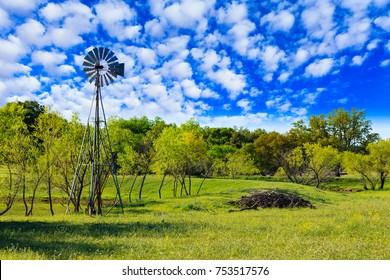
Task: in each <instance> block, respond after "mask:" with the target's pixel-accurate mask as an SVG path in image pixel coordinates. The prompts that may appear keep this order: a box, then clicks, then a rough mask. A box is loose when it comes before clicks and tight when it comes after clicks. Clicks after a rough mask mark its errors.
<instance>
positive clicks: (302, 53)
mask: <svg viewBox="0 0 390 280" xmlns="http://www.w3.org/2000/svg"><path fill="white" fill-rule="evenodd" d="M309 58H310V54H309V52H308V51H307V50H305V49H298V51H297V53H296V54H295V56H294V64H295V66H299V65H301V64H303V63H305V62H306V61H308V60H309Z"/></svg>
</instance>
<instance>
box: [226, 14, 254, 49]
mask: <svg viewBox="0 0 390 280" xmlns="http://www.w3.org/2000/svg"><path fill="white" fill-rule="evenodd" d="M255 29H256V25H255V24H254V23H253V22H251V21H249V20H243V21H240V22H239V23H236V24H235V25H234V26H233V27H232V28H231V29H230V30H229V31H228V33H227V34H228V36H230V38H231V40H230V41H231V42H232V46H233V49H234V50H236V51H237V52H238V53H239V54H240V55H246V53H247V50H248V47H249V45H250V39H249V38H248V35H249V34H250V33H251V32H252V31H254V30H255Z"/></svg>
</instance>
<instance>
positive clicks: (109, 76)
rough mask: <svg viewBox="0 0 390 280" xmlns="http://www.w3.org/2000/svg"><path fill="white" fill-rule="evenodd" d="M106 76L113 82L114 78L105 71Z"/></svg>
mask: <svg viewBox="0 0 390 280" xmlns="http://www.w3.org/2000/svg"><path fill="white" fill-rule="evenodd" d="M106 76H107V77H108V78H109V79H110V81H111V83H113V82H114V79H113V78H112V77H111V74H110V72H107V73H106Z"/></svg>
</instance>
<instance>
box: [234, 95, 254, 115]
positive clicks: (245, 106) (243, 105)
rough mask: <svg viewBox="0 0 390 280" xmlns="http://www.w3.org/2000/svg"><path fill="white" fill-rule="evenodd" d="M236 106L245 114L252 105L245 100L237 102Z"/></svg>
mask: <svg viewBox="0 0 390 280" xmlns="http://www.w3.org/2000/svg"><path fill="white" fill-rule="evenodd" d="M237 106H238V107H240V108H241V109H242V111H243V112H244V113H247V112H249V111H250V110H252V106H253V103H252V102H251V101H249V100H248V99H246V98H245V99H241V100H239V101H238V102H237Z"/></svg>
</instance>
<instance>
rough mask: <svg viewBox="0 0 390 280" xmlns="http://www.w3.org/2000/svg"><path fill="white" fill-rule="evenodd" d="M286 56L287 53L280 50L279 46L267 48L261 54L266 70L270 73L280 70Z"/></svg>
mask: <svg viewBox="0 0 390 280" xmlns="http://www.w3.org/2000/svg"><path fill="white" fill-rule="evenodd" d="M285 56H286V53H285V52H284V51H283V50H280V49H279V47H278V46H266V47H265V49H264V50H263V51H262V52H261V54H260V58H261V60H262V61H263V65H264V69H265V70H267V71H270V72H274V71H276V70H277V69H278V68H279V63H281V62H282V61H283V60H284V58H285Z"/></svg>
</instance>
